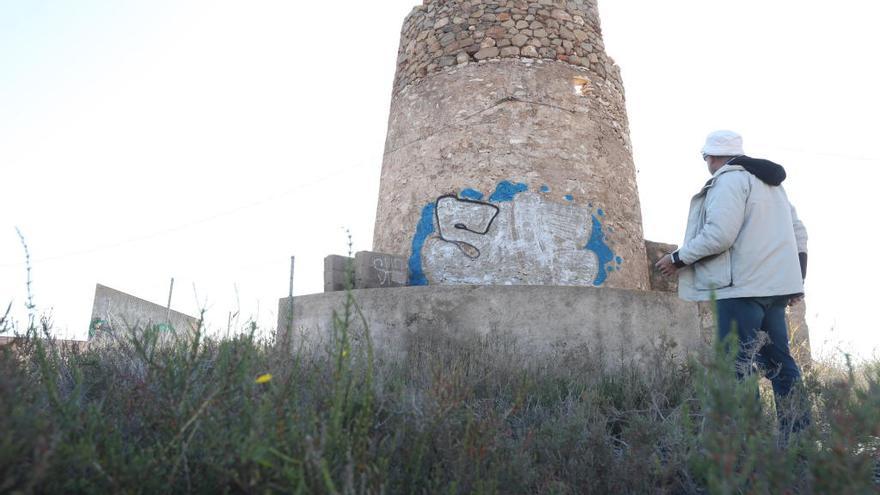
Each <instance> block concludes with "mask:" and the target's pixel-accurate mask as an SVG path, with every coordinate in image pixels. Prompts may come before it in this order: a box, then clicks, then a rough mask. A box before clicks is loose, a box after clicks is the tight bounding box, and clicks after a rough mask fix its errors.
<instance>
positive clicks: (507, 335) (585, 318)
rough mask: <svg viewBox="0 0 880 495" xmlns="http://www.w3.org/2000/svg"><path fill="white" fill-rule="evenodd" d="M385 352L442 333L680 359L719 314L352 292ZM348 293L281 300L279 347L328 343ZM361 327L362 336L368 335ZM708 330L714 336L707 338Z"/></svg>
mask: <svg viewBox="0 0 880 495" xmlns="http://www.w3.org/2000/svg"><path fill="white" fill-rule="evenodd" d="M352 296H353V298H354V301H355V302H356V304H357V305H358V307H359V308H360V309H361V311H362V313H363V315H364V317H365V319H366V321H367V323H368V325H369V328H370V333H371V335H372V338H373V342H374V344H375V347H376V349H377V351H380V352H381V351H384V352H391V353H392V354H393V353H399V352H405V349H406V348H407V342H410V341H412V339H413V338H419V337H421V336H426V335H427V336H432V337H435V336H438V335H442V336H444V337H446V338H449V339H453V340H472V339H474V338H485V337H490V336H497V337H501V338H504V339H506V341H507V342H515V345H516V346H517V348H518V349H520V350H521V351H525V352H527V353H529V354H535V355H540V354H545V353H549V352H551V351H553V350H554V349H558V348H559V347H560V346H563V347H567V348H575V347H578V346H586V347H587V348H601V349H603V350H605V351H608V352H607V354H608V355H620V351H623V352H624V353H629V354H630V355H631V356H632V357H633V358H634V359H639V356H640V354H641V353H643V352H647V351H648V350H649V349H651V348H652V347H653V346H655V345H657V344H658V343H659V342H660V341H662V340H663V339H664V338H668V339H671V340H672V341H674V342H675V343H676V344H677V346H678V347H677V349H680V351H681V352H680V353H679V354H680V355H684V354H685V353H687V352H689V351H695V350H698V349H699V348H701V347H702V346H703V345H704V337H703V335H706V334H709V335H711V330H710V329H711V317H708V318H707V316H708V315H706V314H705V311H702V310H701V308H700V306H699V305H697V304H695V303H689V302H685V301H682V300H680V299H678V297H676V296H675V295H674V294H670V293H664V292H646V291H633V290H625V289H609V288H601V289H599V288H592V287H546V286H454V287H450V286H436V287H431V286H429V287H402V288H392V289H366V290H354V291H352ZM345 298H346V293H345V292H336V293H325V294H314V295H308V296H299V297H294V298H293V313H292V314H293V320H292V321H290V320H289V315H290V302H291V300H290V299H289V298H284V299H281V300H280V302H279V312H278V314H279V315H280V316H279V320H278V334H277V336H278V338H279V342H281V341H283V339H284V338H285V337H286V336H287V334H288V331H289V329H292V330H293V338H292V339H291V341H292V342H293V344H292V345H294V346H298V345H299V344H300V343H302V342H306V343H307V344H308V345H313V344H317V343H321V342H327V341H328V338H329V337H330V336H331V335H332V329H333V326H332V315H333V311H334V310H336V311H341V310H342V307H343V305H344V302H345ZM362 326H363V325H362V324H360V323H357V324H355V331H354V333H355V334H361V333H362ZM707 332H708V333H707Z"/></svg>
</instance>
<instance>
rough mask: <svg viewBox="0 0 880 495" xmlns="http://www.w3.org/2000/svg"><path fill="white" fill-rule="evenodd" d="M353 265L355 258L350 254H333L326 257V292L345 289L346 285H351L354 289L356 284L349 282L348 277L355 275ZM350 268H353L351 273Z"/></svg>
mask: <svg viewBox="0 0 880 495" xmlns="http://www.w3.org/2000/svg"><path fill="white" fill-rule="evenodd" d="M353 266H354V259H352V258H349V257H348V256H339V255H335V254H331V255H330V256H327V257H326V258H324V292H336V291H340V290H345V289H346V285H351V288H352V289H353V288H354V284H353V283H348V277H349V276H351V277H353V276H354V272H353ZM349 267H351V268H349ZM349 270H352V272H351V275H349V273H348V271H349ZM352 282H353V280H352Z"/></svg>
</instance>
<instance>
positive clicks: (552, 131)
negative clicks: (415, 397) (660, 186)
mask: <svg viewBox="0 0 880 495" xmlns="http://www.w3.org/2000/svg"><path fill="white" fill-rule="evenodd" d="M596 1H597V0H531V1H527V0H424V1H423V4H422V5H420V6H417V7H415V8H414V9H413V11H412V12H411V13H410V14H409V16H407V18H406V20H405V22H404V25H403V31H402V35H401V41H400V48H399V52H398V58H397V73H396V76H395V79H394V86H393V89H392V100H391V112H390V118H389V122H388V136H387V140H386V144H385V153H384V160H383V164H382V174H381V182H380V190H379V200H378V209H377V214H376V225H375V231H374V245H373V252H362V253H358V254H357V256H355V259H354V260H351V259H349V258H345V257H342V256H328V257H327V258H326V259H325V267H324V283H325V293H323V294H313V295H308V296H300V297H294V298H285V299H282V300H281V302H280V304H279V311H278V314H279V335H280V336H282V337H283V336H285V335H287V336H291V335H292V336H296V337H299V338H300V339H301V340H300V342H302V341H303V340H304V341H320V340H321V339H324V338H327V336H328V335H332V334H333V332H334V330H333V325H332V318H331V315H332V314H333V312H334V311H337V310H338V308H339V307H340V306H341V305H342V304H344V303H345V301H347V300H349V299H347V297H348V295H347V294H346V293H343V292H341V290H342V289H343V288H344V287H345V286H346V282H345V281H346V280H347V279H346V271H347V270H346V266H349V267H350V266H354V270H353V271H354V275H355V276H354V281H353V283H352V282H351V281H350V279H348V280H349V282H348V286H349V287H351V286H353V288H354V289H355V290H354V291H353V295H354V299H355V300H356V301H357V305H358V308H359V311H361V313H359V315H360V316H361V317H362V318H361V319H360V320H359V321H361V322H363V323H365V324H366V325H367V327H368V328H369V329H370V334H371V335H372V338H373V339H374V340H375V342H376V344H377V348H384V349H387V350H391V351H392V352H398V353H399V352H407V350H406V349H408V348H409V347H411V343H412V342H413V339H418V338H419V337H418V336H428V337H429V338H432V339H433V338H436V337H437V336H445V337H447V338H450V339H453V340H460V339H467V338H485V337H487V336H490V335H493V334H499V335H501V334H504V335H509V336H512V337H513V338H515V339H516V342H518V345H521V346H522V347H523V348H526V349H529V352H530V353H532V354H533V355H540V354H541V352H543V351H548V352H553V349H558V348H559V346H562V347H564V348H569V349H571V348H577V347H578V346H588V347H589V346H594V345H596V344H597V343H599V342H601V344H602V345H603V346H605V347H606V348H618V349H624V348H625V349H627V356H628V357H629V358H631V359H636V360H638V359H640V352H642V351H641V349H647V348H650V347H651V346H653V345H656V344H657V342H658V341H664V339H671V340H673V341H675V342H676V343H677V344H678V347H677V349H678V350H679V351H682V352H683V351H685V350H687V349H695V348H701V347H702V346H703V345H704V344H705V342H706V341H708V340H709V339H710V338H711V335H713V333H714V318H713V317H712V314H711V311H709V309H708V306H707V305H698V304H696V303H690V302H686V301H683V300H681V299H679V298H678V297H677V296H676V294H675V293H674V292H675V290H676V287H675V285H676V284H675V282H674V281H671V280H669V279H666V278H664V277H662V276H659V274H658V273H657V272H656V271H654V270H652V266H653V264H654V262H655V261H656V260H657V259H659V257H660V256H662V255H663V254H665V253H666V252H668V251H670V250H672V249H674V246H671V245H664V244H657V243H652V242H646V241H645V239H644V237H643V233H642V218H641V210H640V204H639V194H638V189H637V186H636V170H635V166H634V164H633V157H632V148H631V145H630V138H629V127H628V122H627V116H626V108H625V102H624V90H623V82H622V79H621V75H620V70H619V69H618V67H617V66H616V65H615V64H614V62H613V61H612V60H611V59H610V58H609V57H608V55H607V54H606V53H605V48H604V45H603V42H602V31H601V28H600V25H599V13H598V7H597V4H596ZM682 214H684V212H682ZM361 289H364V290H361ZM795 321H796V322H798V323H796V324H795V325H797V324H801V325H803V307H801V308H800V310H799V315H798V318H795ZM803 328H804V330H803V331H802V332H801V334H800V335H801V336H800V338H799V339H798V338H795V343H796V344H797V342H798V340H800V341H805V340H806V338H807V333H806V331H805V325H804V326H803ZM806 349H807V352H809V351H808V345H807V346H806Z"/></svg>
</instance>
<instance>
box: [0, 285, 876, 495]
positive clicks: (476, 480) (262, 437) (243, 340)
mask: <svg viewBox="0 0 880 495" xmlns="http://www.w3.org/2000/svg"><path fill="white" fill-rule="evenodd" d="M358 318H359V312H358V310H357V306H356V305H355V304H354V301H353V300H352V298H351V294H349V298H348V300H347V303H346V304H345V306H344V307H343V308H340V310H339V312H338V313H337V314H336V315H335V317H334V323H335V324H334V334H333V335H332V336H331V338H330V339H329V340H328V341H327V343H326V345H322V346H317V347H312V348H303V347H299V346H298V345H297V342H293V343H291V342H283V343H278V344H279V345H276V343H275V342H272V341H267V340H263V339H259V338H257V337H256V335H257V329H256V328H255V327H254V326H253V325H251V326H250V327H248V328H246V329H244V330H243V331H242V332H241V333H240V334H239V335H237V336H236V337H234V338H231V339H226V340H216V339H213V338H208V337H205V335H204V334H203V332H201V331H200V330H196V331H195V332H192V333H187V334H186V335H182V334H181V335H179V336H170V337H168V336H164V337H162V338H160V335H159V331H158V330H157V329H156V328H143V329H136V331H131V330H128V329H117V330H114V331H112V332H110V333H109V334H107V335H104V336H103V337H102V339H101V341H100V342H99V343H96V344H93V345H91V346H90V347H89V348H88V349H87V350H84V351H80V350H77V349H65V348H62V346H59V345H57V343H55V342H53V341H52V340H51V339H46V338H40V337H48V335H49V334H50V333H51V326H52V324H51V322H49V321H47V320H45V319H44V320H43V321H42V322H35V323H33V324H29V325H28V328H26V329H24V334H25V335H23V336H22V337H21V338H20V339H19V340H18V342H17V343H16V344H15V345H14V346H7V347H4V348H2V349H0V431H2V435H0V492H2V493H32V492H39V493H107V492H113V493H157V492H162V493H165V492H170V493H218V492H221V493H273V492H280V493H449V494H457V493H559V494H566V493H603V494H604V493H673V494H692V493H693V494H697V493H720V494H735V493H877V492H878V491H880V490H878V487H880V485H877V484H875V482H874V481H873V480H872V477H874V476H875V475H874V473H873V472H872V470H873V469H874V467H875V462H876V459H877V455H878V454H877V453H878V448H880V444H878V438H880V365H878V364H874V365H868V366H865V367H863V368H859V369H858V370H856V369H854V368H853V367H852V366H849V367H843V368H836V369H837V370H838V373H837V374H836V375H833V376H832V375H831V374H829V373H827V372H826V371H825V370H822V368H821V367H814V370H813V371H811V372H809V373H808V374H807V375H806V376H805V380H804V385H805V386H804V393H805V397H806V401H807V402H808V403H809V407H810V408H811V412H812V417H813V425H812V427H811V428H810V429H809V430H808V431H806V432H804V433H803V434H801V435H799V436H797V437H795V438H793V439H792V441H791V442H790V443H789V444H788V445H787V446H786V447H780V446H779V442H778V437H777V434H776V427H775V413H774V412H773V408H772V401H768V400H767V398H766V397H764V398H763V399H761V398H758V397H757V396H756V394H755V393H754V391H755V382H754V381H746V382H743V383H740V382H738V381H737V380H736V379H734V377H733V373H732V369H733V361H732V357H731V356H728V355H726V354H725V353H724V352H722V351H721V350H720V347H719V350H716V352H714V353H713V352H707V353H706V355H704V356H693V357H691V358H690V359H689V360H682V359H681V358H680V357H676V356H675V355H674V354H675V352H676V349H675V347H674V345H672V344H666V345H662V346H660V347H659V348H657V349H655V350H654V352H653V354H652V356H651V357H650V359H649V361H648V362H642V363H635V362H626V361H623V360H621V361H620V362H619V363H618V364H617V365H615V366H606V365H603V364H601V363H605V362H607V361H608V360H607V359H606V357H607V356H603V355H602V351H601V349H587V348H578V349H559V350H558V351H556V355H553V356H549V357H548V358H547V359H536V358H534V357H530V356H528V355H527V354H525V353H523V352H521V351H519V350H518V349H517V346H516V345H515V342H512V341H510V340H509V339H507V338H505V337H503V336H493V337H485V338H477V337H474V338H473V339H471V340H456V341H451V340H446V339H445V338H443V337H439V336H433V335H420V336H417V337H414V338H413V339H411V340H409V341H407V342H406V343H405V344H404V346H405V351H406V352H405V353H403V354H402V355H400V356H397V357H395V358H394V359H390V358H389V357H387V356H383V355H382V354H381V353H376V354H375V355H374V352H373V349H372V345H371V338H370V335H369V334H368V333H364V332H363V331H354V330H352V329H354V328H362V327H363V325H354V324H353V322H354V321H355V320H356V319H358ZM14 330H16V329H15V328H13V327H12V324H11V323H10V322H8V321H7V320H5V319H0V331H14ZM40 334H42V335H40ZM291 344H292V345H291ZM291 348H293V349H294V350H293V352H291V351H290V349H291ZM819 373H822V374H819Z"/></svg>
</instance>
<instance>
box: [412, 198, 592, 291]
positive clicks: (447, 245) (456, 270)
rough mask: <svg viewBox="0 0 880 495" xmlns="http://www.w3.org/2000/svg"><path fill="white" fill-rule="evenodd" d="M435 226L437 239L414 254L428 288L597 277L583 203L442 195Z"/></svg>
mask: <svg viewBox="0 0 880 495" xmlns="http://www.w3.org/2000/svg"><path fill="white" fill-rule="evenodd" d="M436 221H437V223H438V232H439V234H440V235H439V236H433V237H431V238H429V239H428V240H427V241H426V242H425V246H424V248H423V251H422V259H423V260H424V262H423V263H424V270H425V275H426V276H427V278H428V281H429V283H431V284H478V285H519V284H523V285H579V286H591V285H593V282H594V281H595V280H596V276H597V274H598V272H599V260H598V258H597V256H596V254H595V253H594V252H593V251H591V250H588V249H585V246H586V245H587V243H588V242H589V240H590V234H591V225H592V211H591V209H590V208H588V207H585V206H583V205H577V204H574V203H572V204H561V203H555V202H551V201H549V200H548V199H547V197H546V196H543V195H541V194H538V193H532V192H524V193H521V194H517V195H516V197H515V198H514V199H513V200H512V201H506V202H500V203H484V202H478V201H469V200H459V199H456V198H453V197H443V198H440V199H439V200H438V202H437V219H436ZM481 232H485V234H483V233H481Z"/></svg>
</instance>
